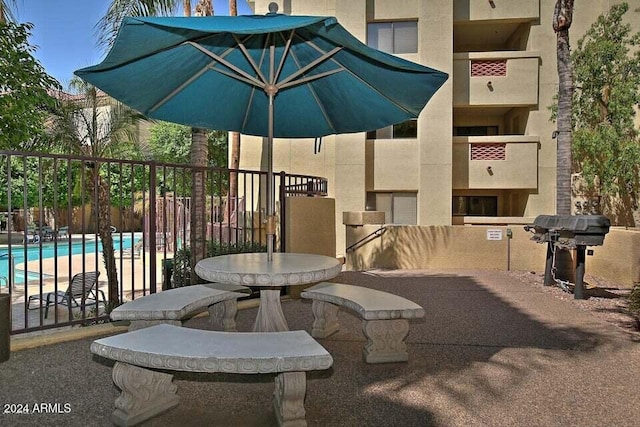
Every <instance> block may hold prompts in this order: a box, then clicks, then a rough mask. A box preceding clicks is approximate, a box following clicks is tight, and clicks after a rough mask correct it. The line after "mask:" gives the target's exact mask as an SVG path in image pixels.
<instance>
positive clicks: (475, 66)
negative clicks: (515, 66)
mask: <svg viewBox="0 0 640 427" xmlns="http://www.w3.org/2000/svg"><path fill="white" fill-rule="evenodd" d="M506 75H507V60H506V59H501V60H493V61H471V77H482V76H506Z"/></svg>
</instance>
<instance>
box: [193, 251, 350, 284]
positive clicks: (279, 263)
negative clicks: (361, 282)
mask: <svg viewBox="0 0 640 427" xmlns="http://www.w3.org/2000/svg"><path fill="white" fill-rule="evenodd" d="M341 270H342V264H340V262H339V261H338V260H337V259H335V258H331V257H328V256H324V255H312V254H297V253H280V252H277V253H274V254H273V260H272V261H271V262H269V261H267V254H266V253H249V254H231V255H222V256H217V257H212V258H206V259H203V260H201V261H199V262H198V263H197V264H196V273H197V274H198V276H200V277H202V278H203V279H205V280H208V281H210V282H220V283H231V284H235V285H244V286H259V287H282V286H291V285H303V284H306V283H315V282H321V281H323V280H329V279H332V278H334V277H335V276H337V275H338V273H340V271H341Z"/></svg>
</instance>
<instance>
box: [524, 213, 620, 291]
mask: <svg viewBox="0 0 640 427" xmlns="http://www.w3.org/2000/svg"><path fill="white" fill-rule="evenodd" d="M610 226H611V222H610V221H609V218H607V217H605V216H603V215H577V216H574V215H539V216H538V217H536V219H535V220H534V221H533V224H528V225H525V227H524V229H525V230H526V231H531V232H533V237H532V238H531V240H534V241H536V242H537V243H547V259H546V264H545V269H544V284H545V285H550V284H552V283H553V276H552V273H553V270H554V268H555V253H556V250H557V249H564V250H574V249H575V250H576V274H575V276H576V279H575V280H576V283H575V288H574V291H573V295H574V297H575V298H576V299H584V298H585V296H584V271H585V255H586V248H587V246H601V245H603V244H604V236H605V235H606V234H607V233H608V232H609V227H610Z"/></svg>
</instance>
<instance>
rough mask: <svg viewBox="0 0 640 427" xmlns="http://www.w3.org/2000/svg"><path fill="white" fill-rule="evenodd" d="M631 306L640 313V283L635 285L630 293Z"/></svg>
mask: <svg viewBox="0 0 640 427" xmlns="http://www.w3.org/2000/svg"><path fill="white" fill-rule="evenodd" d="M629 308H630V309H631V311H633V312H634V313H636V314H638V315H640V284H638V285H635V286H634V287H633V289H632V290H631V294H630V295H629Z"/></svg>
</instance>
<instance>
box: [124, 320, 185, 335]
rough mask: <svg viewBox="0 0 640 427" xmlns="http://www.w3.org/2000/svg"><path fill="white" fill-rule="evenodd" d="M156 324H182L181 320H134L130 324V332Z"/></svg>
mask: <svg viewBox="0 0 640 427" xmlns="http://www.w3.org/2000/svg"><path fill="white" fill-rule="evenodd" d="M155 325H176V326H182V321H181V320H132V321H131V323H130V324H129V332H131V331H137V330H138V329H144V328H148V327H151V326H155Z"/></svg>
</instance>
